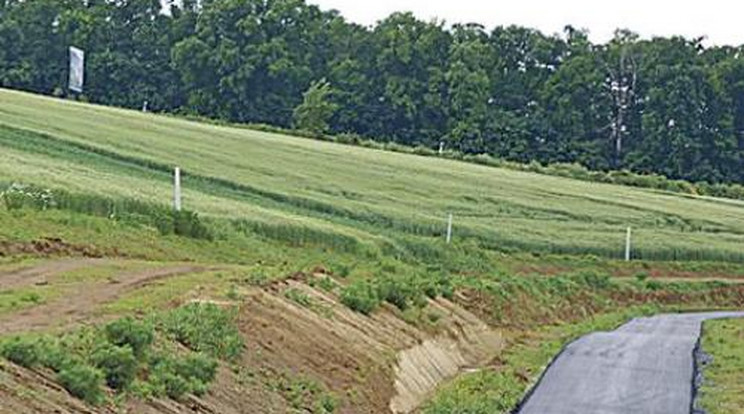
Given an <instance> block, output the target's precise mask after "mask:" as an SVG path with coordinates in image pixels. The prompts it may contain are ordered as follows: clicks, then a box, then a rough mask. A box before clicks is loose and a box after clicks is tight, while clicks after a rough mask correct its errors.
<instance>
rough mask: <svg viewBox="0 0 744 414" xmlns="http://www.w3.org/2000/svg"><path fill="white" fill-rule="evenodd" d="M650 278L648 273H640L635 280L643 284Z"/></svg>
mask: <svg viewBox="0 0 744 414" xmlns="http://www.w3.org/2000/svg"><path fill="white" fill-rule="evenodd" d="M648 278H649V274H648V272H638V273H636V274H635V279H636V281H638V283H643V282H645V281H646V279H648Z"/></svg>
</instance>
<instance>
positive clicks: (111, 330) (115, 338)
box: [104, 317, 155, 358]
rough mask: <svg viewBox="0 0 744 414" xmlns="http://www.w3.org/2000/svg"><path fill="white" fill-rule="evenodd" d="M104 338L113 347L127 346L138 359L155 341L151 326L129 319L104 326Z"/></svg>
mask: <svg viewBox="0 0 744 414" xmlns="http://www.w3.org/2000/svg"><path fill="white" fill-rule="evenodd" d="M104 331H105V332H106V338H107V339H108V341H109V342H111V343H112V344H114V345H117V346H120V347H123V346H129V347H130V348H131V350H132V351H133V352H134V355H135V356H136V357H137V358H139V357H141V356H142V355H144V354H145V352H146V351H147V349H148V348H149V347H150V345H152V342H153V341H154V340H155V331H154V330H153V328H152V326H151V325H149V324H146V323H144V322H140V321H137V320H135V319H134V318H131V317H126V318H122V319H119V320H116V321H114V322H111V323H109V324H108V325H106V328H105V329H104Z"/></svg>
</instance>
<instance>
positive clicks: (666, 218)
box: [0, 90, 744, 261]
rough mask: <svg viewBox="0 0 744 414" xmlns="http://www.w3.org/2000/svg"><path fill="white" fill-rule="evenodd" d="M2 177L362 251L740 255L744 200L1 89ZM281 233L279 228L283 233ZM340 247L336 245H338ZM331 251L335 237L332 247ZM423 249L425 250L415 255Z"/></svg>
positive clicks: (678, 256) (733, 257)
mask: <svg viewBox="0 0 744 414" xmlns="http://www.w3.org/2000/svg"><path fill="white" fill-rule="evenodd" d="M0 148H2V151H0V181H2V182H6V183H10V182H23V183H29V184H35V185H40V186H46V187H50V188H61V189H66V190H69V191H71V192H86V193H93V194H99V195H105V196H110V197H121V198H136V199H140V200H146V201H151V202H157V203H162V204H166V203H168V202H169V197H170V194H171V187H170V170H171V168H172V167H173V166H175V165H179V166H181V167H182V168H183V169H184V171H185V174H186V175H185V178H184V185H185V187H186V190H185V204H186V206H187V207H189V208H191V209H194V210H196V211H198V212H200V213H201V214H203V215H207V216H211V217H221V218H230V219H242V220H246V221H247V222H249V223H252V226H253V227H252V228H256V227H260V226H263V227H261V228H262V229H264V233H272V234H273V235H274V236H275V237H283V236H282V235H281V234H279V233H281V231H277V230H272V231H269V230H266V228H270V229H276V228H279V229H284V230H286V229H296V228H303V229H312V231H313V232H314V234H316V235H319V236H318V237H316V239H318V240H317V241H318V243H320V244H322V242H323V238H324V237H327V238H328V240H332V239H336V240H338V238H339V237H340V238H341V239H340V240H345V241H351V242H353V243H358V244H359V245H362V246H368V247H370V248H371V249H382V250H386V249H387V250H390V249H400V250H417V249H418V250H422V249H426V248H429V247H432V246H433V247H436V248H441V245H442V238H443V233H444V227H445V221H446V216H447V214H448V213H450V212H451V213H453V214H454V215H455V236H456V237H455V240H456V243H459V244H468V243H469V244H470V245H473V246H477V247H481V248H484V249H487V250H498V251H515V250H525V251H532V252H551V253H567V254H574V253H580V254H594V255H598V256H605V257H620V256H621V255H622V253H623V244H624V236H625V228H626V227H627V226H632V227H633V228H634V235H635V240H634V243H635V246H636V248H635V250H634V255H635V257H637V258H645V259H663V260H674V259H677V260H721V261H744V252H742V250H741V247H740V246H741V245H742V243H744V216H742V215H741V212H742V211H744V210H742V207H743V206H744V204H742V203H739V202H736V201H731V200H726V201H723V200H711V199H695V198H691V197H689V196H682V195H678V194H672V193H663V192H658V191H652V190H643V189H635V188H629V187H619V186H613V185H606V184H598V183H587V182H580V181H575V180H570V179H565V178H559V177H549V176H544V175H536V174H531V173H525V172H517V171H510V170H505V169H497V168H490V167H485V166H478V165H473V164H467V163H461V162H456V161H448V160H442V159H436V158H424V157H417V156H413V155H407V154H397V153H389V152H382V151H377V150H371V149H365V148H358V147H352V146H345V145H339V144H334V143H326V142H319V141H314V140H308V139H300V138H293V137H288V136H282V135H276V134H268V133H262V132H255V131H251V130H246V129H240V128H230V127H221V126H213V125H208V124H200V123H195V122H189V121H184V120H181V119H176V118H172V117H163V116H156V115H152V114H142V113H138V112H133V111H124V110H120V109H112V108H104V107H98V106H91V105H84V104H79V103H73V102H65V101H59V100H55V99H50V98H44V97H38V96H33V95H29V94H24V93H19V92H11V91H6V90H2V91H0ZM290 233H291V232H290ZM342 243H343V242H342ZM337 244H338V243H337ZM421 246H424V247H423V248H422V247H421Z"/></svg>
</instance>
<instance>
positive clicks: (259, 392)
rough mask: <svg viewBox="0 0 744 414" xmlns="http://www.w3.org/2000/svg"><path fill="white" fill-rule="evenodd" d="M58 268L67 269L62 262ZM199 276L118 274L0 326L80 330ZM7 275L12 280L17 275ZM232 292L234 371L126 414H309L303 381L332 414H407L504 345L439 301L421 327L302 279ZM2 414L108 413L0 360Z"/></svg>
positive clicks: (174, 271)
mask: <svg viewBox="0 0 744 414" xmlns="http://www.w3.org/2000/svg"><path fill="white" fill-rule="evenodd" d="M60 264H61V265H63V266H68V267H69V266H72V264H71V263H68V262H60ZM36 270H37V272H36V273H34V272H33V271H31V269H21V270H19V272H22V273H23V274H26V275H27V276H28V275H31V276H30V277H31V278H32V279H33V278H34V277H38V273H40V271H42V270H44V271H46V269H45V268H37V269H36ZM197 270H198V269H191V268H167V269H159V270H155V271H147V272H140V273H137V274H129V275H119V276H117V278H116V280H117V283H113V284H112V283H110V282H107V281H102V282H100V283H94V284H92V285H89V286H88V287H87V288H86V290H85V292H78V294H76V295H73V296H68V297H65V298H63V299H60V300H59V301H53V302H50V303H49V304H42V305H40V306H37V307H34V308H31V309H29V310H26V311H23V312H21V313H18V314H16V315H14V316H13V317H12V318H7V317H6V318H3V319H0V326H2V331H4V332H5V333H8V332H19V331H20V330H22V329H23V330H27V328H28V327H29V326H33V327H37V328H39V329H43V328H46V327H51V326H52V325H53V324H58V323H82V322H84V321H86V320H87V319H86V318H88V317H89V315H90V312H91V311H92V310H93V309H95V308H96V307H97V306H100V305H101V304H103V303H107V302H109V301H111V300H114V299H115V298H116V297H117V296H118V295H120V294H121V293H122V292H130V291H133V290H136V289H140V288H146V285H147V284H148V283H150V282H152V281H153V280H160V279H164V278H168V277H173V276H175V275H178V274H182V273H184V272H191V271H197ZM41 273H43V272H41ZM34 274H37V276H34ZM9 277H19V276H18V273H16V274H15V276H9ZM308 277H309V278H312V277H314V276H308ZM288 290H292V291H294V292H301V294H302V295H304V296H303V297H307V298H309V301H307V303H302V304H301V303H298V301H296V300H292V299H291V298H290V297H291V295H288V294H287V291H288ZM240 294H241V297H240V298H239V299H236V300H234V301H233V303H234V304H236V305H238V306H239V307H240V313H239V319H238V322H239V325H240V329H241V331H242V332H243V333H244V339H245V342H246V350H245V352H244V357H243V360H242V361H241V363H240V364H239V366H237V367H227V366H225V367H223V368H222V369H221V370H220V373H219V375H218V379H217V382H216V383H215V384H213V386H212V388H211V390H210V392H209V393H208V394H207V395H206V396H205V397H203V398H195V397H189V399H187V400H186V401H181V402H175V401H171V400H158V401H150V402H130V403H129V405H128V407H127V408H128V411H127V412H130V413H147V414H150V413H152V414H154V413H172V414H175V413H214V414H217V413H220V414H242V413H285V412H313V411H312V410H311V409H308V408H307V406H303V405H302V404H300V405H299V411H297V409H298V404H297V401H296V397H297V396H296V395H294V394H293V393H294V391H293V390H292V389H291V384H292V383H296V381H298V380H299V379H303V378H306V379H309V380H312V381H314V382H316V383H318V384H321V385H322V387H323V388H324V389H326V390H328V391H330V392H332V393H333V395H334V396H335V398H336V401H337V410H336V412H338V413H370V414H372V413H374V414H379V413H396V414H397V413H408V412H411V411H412V410H414V409H415V408H417V407H418V406H419V405H420V404H421V403H422V402H423V401H424V400H425V399H426V397H427V396H429V395H430V394H431V393H432V392H433V391H434V390H435V388H436V387H437V386H438V385H440V384H441V383H442V382H443V381H445V380H447V379H449V378H451V377H453V376H454V375H456V374H457V373H458V372H459V371H461V370H463V369H466V368H469V367H475V366H480V365H483V364H485V363H487V362H488V361H490V360H492V359H493V357H494V356H496V355H497V354H498V352H499V351H500V349H501V347H502V338H501V336H500V334H499V333H498V332H496V331H494V330H492V329H490V328H489V327H488V326H487V325H486V324H485V323H483V322H482V321H481V320H479V319H478V318H477V317H476V316H475V315H473V314H471V313H469V312H467V311H466V310H464V309H463V308H461V307H460V306H457V305H455V304H453V303H451V302H449V301H447V300H444V299H440V300H437V301H430V303H429V306H428V307H427V309H426V311H425V312H428V316H427V317H425V318H424V319H423V320H425V321H426V322H425V323H424V322H422V321H419V322H417V323H409V322H406V321H405V320H404V318H403V315H402V314H401V313H400V312H399V311H398V310H397V309H394V308H392V307H384V308H383V309H381V310H379V311H377V312H375V313H374V314H373V315H372V316H364V315H362V314H359V313H357V312H353V311H351V310H350V309H349V308H347V307H346V306H344V305H342V304H340V303H339V301H338V297H337V295H336V294H333V293H328V292H326V291H323V290H321V289H315V288H312V287H310V286H309V283H308V280H307V278H305V279H302V278H300V279H298V280H287V281H285V282H281V283H277V284H274V285H272V286H270V287H268V288H263V289H261V288H252V287H245V288H243V289H242V290H241V292H240ZM82 298H84V300H83V299H82ZM194 298H195V297H194V296H191V297H190V299H189V300H192V299H194ZM196 299H204V300H209V299H210V298H196ZM433 315H436V316H435V317H434V316H433ZM280 379H284V380H280ZM288 384H289V385H288ZM303 410H305V411H303ZM6 412H8V413H10V412H12V413H48V412H55V413H110V412H115V410H114V409H113V408H111V407H98V408H95V409H94V408H91V407H87V406H85V405H84V404H82V403H80V402H79V401H77V400H75V399H74V398H72V397H70V396H69V395H68V394H67V393H66V392H65V391H64V390H63V389H62V388H61V387H59V386H58V385H57V384H55V383H54V381H53V375H52V374H51V373H47V372H36V371H29V370H25V369H22V368H19V367H17V366H14V365H12V364H8V363H4V365H0V413H3V414H4V413H6Z"/></svg>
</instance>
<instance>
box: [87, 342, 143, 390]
mask: <svg viewBox="0 0 744 414" xmlns="http://www.w3.org/2000/svg"><path fill="white" fill-rule="evenodd" d="M91 359H92V362H93V365H95V366H96V367H97V368H100V369H101V370H102V371H103V373H104V375H105V377H106V384H108V386H109V387H111V388H113V389H115V390H123V389H126V388H127V387H129V385H130V384H131V383H132V381H134V378H135V376H136V375H137V365H138V364H137V358H136V357H135V355H134V351H132V348H131V347H130V346H129V345H125V346H115V345H110V344H106V345H104V346H102V347H100V348H99V349H97V350H96V351H95V352H94V353H93V356H92V358H91Z"/></svg>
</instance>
